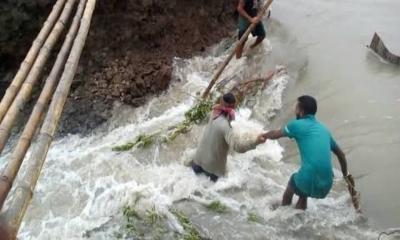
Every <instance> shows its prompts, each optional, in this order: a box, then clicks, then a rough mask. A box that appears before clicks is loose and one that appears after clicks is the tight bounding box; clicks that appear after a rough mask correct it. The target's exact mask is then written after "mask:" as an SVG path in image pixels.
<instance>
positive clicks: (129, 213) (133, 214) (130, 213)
mask: <svg viewBox="0 0 400 240" xmlns="http://www.w3.org/2000/svg"><path fill="white" fill-rule="evenodd" d="M122 214H123V215H124V217H125V218H126V219H127V220H128V222H129V220H131V219H134V218H136V219H140V215H139V213H138V212H137V211H136V209H135V208H134V207H124V208H123V209H122Z"/></svg>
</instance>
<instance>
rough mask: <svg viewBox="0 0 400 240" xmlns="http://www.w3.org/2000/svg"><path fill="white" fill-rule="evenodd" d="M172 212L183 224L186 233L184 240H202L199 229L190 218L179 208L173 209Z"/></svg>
mask: <svg viewBox="0 0 400 240" xmlns="http://www.w3.org/2000/svg"><path fill="white" fill-rule="evenodd" d="M171 213H172V214H174V215H175V217H176V218H177V219H178V221H179V223H180V224H181V225H182V227H183V230H184V231H185V233H184V234H183V239H184V240H201V239H202V237H201V235H200V233H199V231H198V230H197V229H196V228H195V227H194V226H193V224H192V222H191V221H190V220H189V218H188V217H187V216H186V215H185V214H184V213H182V212H180V211H178V210H171Z"/></svg>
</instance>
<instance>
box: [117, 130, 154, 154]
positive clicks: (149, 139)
mask: <svg viewBox="0 0 400 240" xmlns="http://www.w3.org/2000/svg"><path fill="white" fill-rule="evenodd" d="M156 135H157V134H151V135H146V134H141V135H139V136H137V137H136V140H135V142H133V143H132V142H128V143H126V144H123V145H119V146H115V147H113V148H112V150H113V151H115V152H124V151H129V150H131V149H132V148H133V147H141V148H146V147H148V146H150V145H151V144H153V142H154V140H155V137H156Z"/></svg>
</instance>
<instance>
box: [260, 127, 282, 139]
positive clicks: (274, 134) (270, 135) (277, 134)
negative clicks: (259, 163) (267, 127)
mask: <svg viewBox="0 0 400 240" xmlns="http://www.w3.org/2000/svg"><path fill="white" fill-rule="evenodd" d="M264 137H265V138H266V139H271V140H275V139H279V138H281V137H285V134H284V133H283V132H282V130H280V129H279V130H272V131H269V132H267V133H264Z"/></svg>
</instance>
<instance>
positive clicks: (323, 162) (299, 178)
mask: <svg viewBox="0 0 400 240" xmlns="http://www.w3.org/2000/svg"><path fill="white" fill-rule="evenodd" d="M283 132H284V134H285V135H286V136H287V137H289V138H294V139H295V140H296V142H297V145H298V147H299V151H300V156H301V167H300V169H299V171H298V172H297V173H295V174H294V181H295V184H296V186H297V187H298V188H299V189H300V191H301V192H302V193H304V194H305V195H306V196H309V197H314V198H324V197H325V196H326V195H327V194H328V193H329V191H330V189H331V188H332V183H333V170H332V162H331V150H333V149H335V148H336V147H337V145H336V142H335V140H334V139H333V138H332V136H331V133H330V131H329V130H328V129H327V128H326V127H325V126H324V125H323V124H321V123H320V122H319V121H318V120H317V119H316V118H315V116H314V115H306V116H305V117H303V118H301V119H296V120H292V121H291V122H289V123H288V124H287V125H286V126H285V127H284V128H283Z"/></svg>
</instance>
